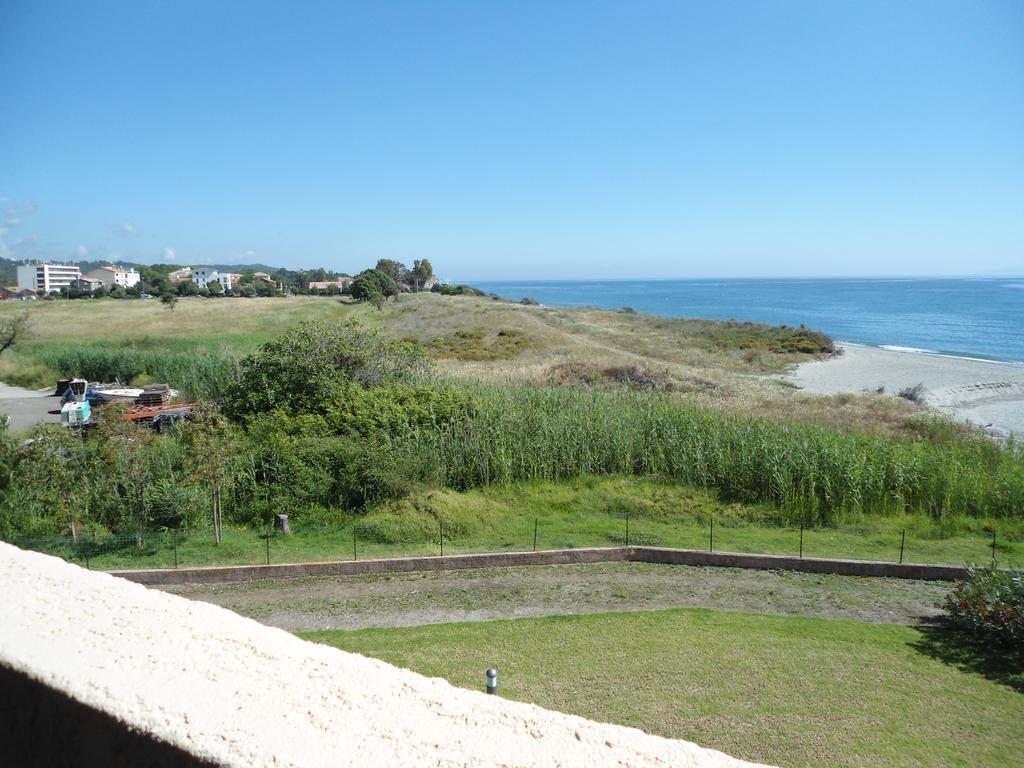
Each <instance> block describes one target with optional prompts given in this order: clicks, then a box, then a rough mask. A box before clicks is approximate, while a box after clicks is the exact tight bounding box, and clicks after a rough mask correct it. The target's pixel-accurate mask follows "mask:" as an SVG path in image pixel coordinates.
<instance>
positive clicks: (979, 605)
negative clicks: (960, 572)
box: [941, 568, 1024, 654]
mask: <svg viewBox="0 0 1024 768" xmlns="http://www.w3.org/2000/svg"><path fill="white" fill-rule="evenodd" d="M941 607H942V608H943V610H944V611H945V619H946V622H947V623H948V624H949V625H950V626H952V627H954V628H956V629H957V630H959V631H961V632H963V633H965V634H967V635H969V636H970V637H972V638H973V639H975V640H979V641H981V642H983V643H984V644H985V645H986V646H988V647H990V648H991V649H998V650H1009V651H1013V652H1016V653H1019V654H1024V571H1020V570H1010V571H1002V570H997V569H995V568H991V569H989V568H975V569H971V572H970V576H969V577H968V578H967V579H966V580H964V581H959V582H957V584H956V586H955V587H953V590H952V591H951V592H950V593H949V594H948V595H947V596H946V598H945V599H944V600H943V601H942V603H941Z"/></svg>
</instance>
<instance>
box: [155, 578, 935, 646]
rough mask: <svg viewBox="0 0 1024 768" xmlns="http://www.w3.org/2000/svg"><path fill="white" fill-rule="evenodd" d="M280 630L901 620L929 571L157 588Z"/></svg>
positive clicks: (929, 598) (920, 607)
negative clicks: (518, 621)
mask: <svg viewBox="0 0 1024 768" xmlns="http://www.w3.org/2000/svg"><path fill="white" fill-rule="evenodd" d="M164 589H166V591H168V592H174V593H175V594H179V595H182V596H184V597H188V598H192V599H194V600H203V601H206V602H210V603H215V604H217V605H220V606H223V607H225V608H229V609H230V610H232V611H235V612H236V613H240V614H242V615H243V616H249V617H251V618H253V619H256V620H257V621H260V622H263V623H264V624H269V625H272V626H275V627H280V628H282V629H286V630H288V631H290V632H298V631H312V630H320V629H361V628H364V627H401V626H413V625H417V624H437V623H445V622H453V621H488V620H491V619H507V618H518V617H524V616H552V615H564V614H580V613H599V612H604V611H635V610H656V609H660V608H689V607H704V608H718V609H724V610H736V611H748V612H753V613H771V614H788V615H802V616H821V617H827V618H843V619H857V620H860V621H871V622H881V623H893V624H912V623H915V622H917V621H918V620H919V619H920V618H922V617H924V616H928V615H933V614H934V613H935V612H936V609H935V607H934V606H935V603H936V602H937V601H938V600H939V599H940V598H941V597H942V596H943V595H944V594H945V593H946V592H947V591H948V590H949V585H948V584H943V583H936V582H921V581H905V580H898V579H875V578H862V577H852V576H831V575H817V574H806V573H793V572H789V571H752V570H744V569H733V568H691V567H688V566H672V565H648V564H644V563H601V564H595V565H558V566H530V567H523V568H487V569H481V570H472V571H442V572H422V573H403V574H372V575H363V576H338V577H328V578H310V579H283V580H278V581H258V582H246V583H235V584H217V585H189V586H174V587H164Z"/></svg>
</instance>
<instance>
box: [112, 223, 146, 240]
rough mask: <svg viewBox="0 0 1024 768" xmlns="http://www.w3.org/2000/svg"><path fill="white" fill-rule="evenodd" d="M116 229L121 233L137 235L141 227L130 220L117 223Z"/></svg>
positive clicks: (140, 232) (130, 235) (139, 233)
mask: <svg viewBox="0 0 1024 768" xmlns="http://www.w3.org/2000/svg"><path fill="white" fill-rule="evenodd" d="M117 231H118V232H120V233H121V234H122V235H127V236H128V237H138V236H139V235H141V234H142V230H141V229H139V228H138V227H136V226H135V225H134V224H132V223H131V222H127V221H126V222H125V223H124V224H118V225H117Z"/></svg>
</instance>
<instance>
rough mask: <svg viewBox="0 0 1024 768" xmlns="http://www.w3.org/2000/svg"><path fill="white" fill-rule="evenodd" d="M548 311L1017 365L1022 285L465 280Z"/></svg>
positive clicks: (1023, 331) (1012, 281)
mask: <svg viewBox="0 0 1024 768" xmlns="http://www.w3.org/2000/svg"><path fill="white" fill-rule="evenodd" d="M473 286H475V287H477V288H480V289H482V290H485V291H489V292H493V293H497V294H498V295H499V296H503V297H505V298H509V299H521V298H523V297H525V296H529V297H531V298H533V299H536V300H537V301H539V302H540V303H542V304H547V305H549V306H555V307H580V306H590V307H601V308H605V309H621V308H622V307H633V308H634V309H636V310H638V311H640V312H647V313H650V314H655V315H665V316H668V317H700V318H709V319H715V320H729V319H736V320H752V321H754V322H760V323H771V324H773V325H782V324H786V325H799V324H801V323H803V324H804V325H806V326H808V327H810V328H814V329H816V330H820V331H825V332H826V333H828V334H829V335H831V336H832V337H833V338H835V339H838V340H841V341H852V342H856V343H860V344H871V345H875V346H897V347H910V348H914V349H919V350H924V351H929V352H935V353H939V354H945V355H961V356H965V357H980V358H988V359H992V360H1005V361H1010V362H1024V279H1022V278H1010V277H1007V278H928V279H884V278H878V279H871V278H857V279H831V280H820V279H742V280H733V279H729V280H724V279H723V280H633V281H630V280H538V281H501V282H474V283H473Z"/></svg>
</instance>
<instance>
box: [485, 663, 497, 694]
mask: <svg viewBox="0 0 1024 768" xmlns="http://www.w3.org/2000/svg"><path fill="white" fill-rule="evenodd" d="M486 675H487V692H488V693H490V694H496V693H497V692H498V670H496V669H495V668H494V667H491V668H490V669H488V670H487V672H486Z"/></svg>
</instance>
